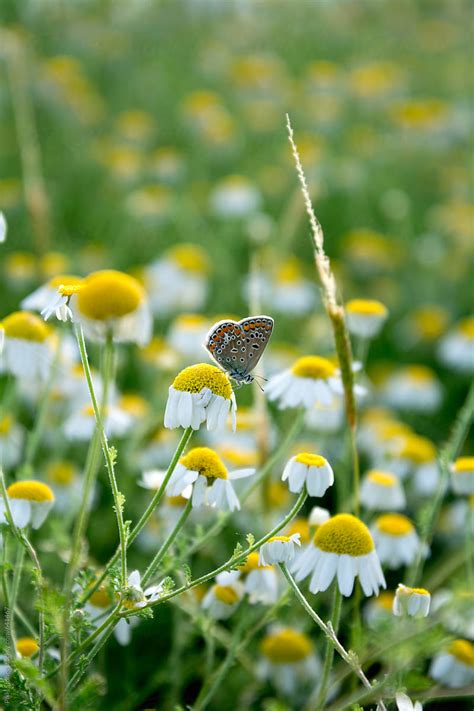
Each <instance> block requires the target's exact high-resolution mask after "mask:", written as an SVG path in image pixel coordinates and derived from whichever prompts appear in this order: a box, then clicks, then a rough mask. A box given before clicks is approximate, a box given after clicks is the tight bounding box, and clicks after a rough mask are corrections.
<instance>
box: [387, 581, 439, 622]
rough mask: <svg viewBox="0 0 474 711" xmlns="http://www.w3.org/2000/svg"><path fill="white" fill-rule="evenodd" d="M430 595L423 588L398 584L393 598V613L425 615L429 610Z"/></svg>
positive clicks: (413, 615)
mask: <svg viewBox="0 0 474 711" xmlns="http://www.w3.org/2000/svg"><path fill="white" fill-rule="evenodd" d="M430 602H431V595H430V593H429V592H428V590H425V589H424V588H409V587H407V586H406V585H402V583H399V584H398V588H397V590H396V592H395V597H394V599H393V614H394V615H396V617H401V616H402V615H409V616H410V617H426V616H427V615H428V613H429V611H430Z"/></svg>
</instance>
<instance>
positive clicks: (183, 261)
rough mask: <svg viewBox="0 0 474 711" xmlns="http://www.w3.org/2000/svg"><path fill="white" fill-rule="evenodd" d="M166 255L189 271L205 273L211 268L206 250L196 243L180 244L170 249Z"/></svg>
mask: <svg viewBox="0 0 474 711" xmlns="http://www.w3.org/2000/svg"><path fill="white" fill-rule="evenodd" d="M166 256H167V257H169V258H170V259H172V260H173V261H174V262H176V264H177V265H178V266H180V267H181V269H184V270H185V271H188V272H196V273H198V274H205V273H206V272H207V270H208V268H209V264H208V260H207V257H206V255H205V253H204V251H203V250H202V249H201V248H200V247H198V246H197V245H195V244H178V245H176V246H175V247H173V248H172V249H170V250H168V252H167V254H166Z"/></svg>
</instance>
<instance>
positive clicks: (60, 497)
mask: <svg viewBox="0 0 474 711" xmlns="http://www.w3.org/2000/svg"><path fill="white" fill-rule="evenodd" d="M46 478H47V480H48V482H49V484H50V485H51V488H52V490H53V493H54V499H55V506H56V510H57V511H62V512H67V511H74V510H75V509H76V508H77V507H78V506H79V504H80V502H81V493H82V486H81V484H82V482H81V479H80V477H79V472H78V470H77V467H76V465H75V464H74V462H73V461H71V460H68V459H56V460H53V461H51V462H49V464H48V466H47V469H46Z"/></svg>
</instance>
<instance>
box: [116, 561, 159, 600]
mask: <svg viewBox="0 0 474 711" xmlns="http://www.w3.org/2000/svg"><path fill="white" fill-rule="evenodd" d="M161 590H162V586H161V585H151V586H150V587H148V588H145V590H143V588H142V585H141V575H140V572H139V571H138V570H134V571H133V572H132V573H130V575H129V576H128V581H127V587H126V589H125V590H124V593H123V600H122V604H123V606H124V607H125V608H126V609H127V610H133V609H135V608H137V609H140V608H142V607H145V606H146V605H148V603H150V602H155V600H158V598H159V597H160V593H161Z"/></svg>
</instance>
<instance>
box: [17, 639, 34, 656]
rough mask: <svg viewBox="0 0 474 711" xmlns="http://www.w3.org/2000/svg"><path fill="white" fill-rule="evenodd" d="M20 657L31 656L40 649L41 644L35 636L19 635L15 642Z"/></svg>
mask: <svg viewBox="0 0 474 711" xmlns="http://www.w3.org/2000/svg"><path fill="white" fill-rule="evenodd" d="M15 648H16V653H17V655H18V656H19V657H23V658H25V657H26V658H28V659H29V658H30V657H33V656H34V655H35V654H36V653H37V652H38V651H39V644H38V642H37V641H36V639H34V637H19V638H18V639H17V641H16V644H15Z"/></svg>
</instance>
